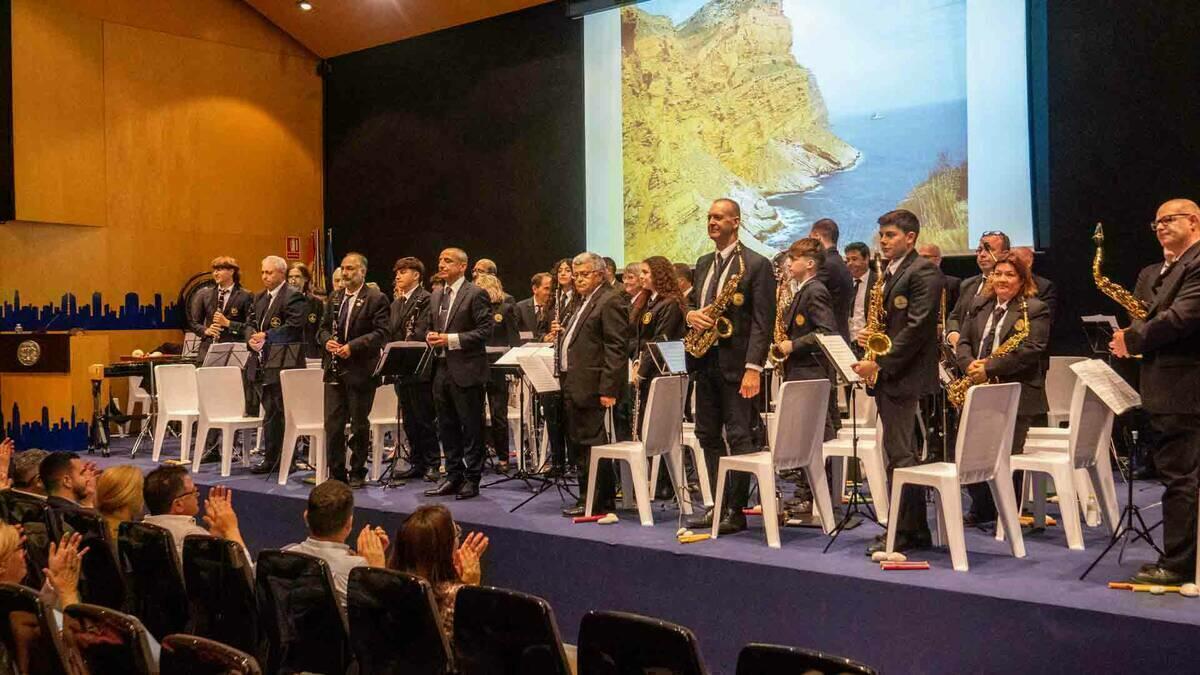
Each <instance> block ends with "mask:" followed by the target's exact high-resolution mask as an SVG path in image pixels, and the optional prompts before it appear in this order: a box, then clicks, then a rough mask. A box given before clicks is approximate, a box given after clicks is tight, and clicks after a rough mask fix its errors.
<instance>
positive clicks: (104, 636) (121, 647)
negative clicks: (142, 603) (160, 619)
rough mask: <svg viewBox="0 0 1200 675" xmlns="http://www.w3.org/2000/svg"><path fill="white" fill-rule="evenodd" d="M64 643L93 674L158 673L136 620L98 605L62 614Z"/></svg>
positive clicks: (74, 608) (67, 610)
mask: <svg viewBox="0 0 1200 675" xmlns="http://www.w3.org/2000/svg"><path fill="white" fill-rule="evenodd" d="M63 614H64V615H65V616H64V618H63V639H64V640H65V641H66V643H67V644H68V645H70V647H71V648H73V649H75V650H76V652H78V654H79V655H80V656H81V657H82V658H83V662H84V664H86V665H87V669H88V671H89V672H92V673H122V674H123V675H149V674H150V673H155V672H158V669H157V668H156V667H155V666H154V663H153V658H152V656H151V654H150V644H149V643H148V642H147V641H146V629H145V627H143V626H142V623H141V622H140V621H138V620H137V617H133V616H130V615H128V614H124V613H122V612H118V611H116V610H113V609H108V608H107V607H101V606H99V605H70V606H69V607H67V608H66V609H65V610H63Z"/></svg>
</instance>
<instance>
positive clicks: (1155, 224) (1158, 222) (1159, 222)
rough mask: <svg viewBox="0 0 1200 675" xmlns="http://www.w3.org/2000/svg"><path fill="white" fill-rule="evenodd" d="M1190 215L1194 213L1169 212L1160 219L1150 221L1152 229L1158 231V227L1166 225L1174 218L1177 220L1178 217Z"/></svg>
mask: <svg viewBox="0 0 1200 675" xmlns="http://www.w3.org/2000/svg"><path fill="white" fill-rule="evenodd" d="M1190 215H1192V214H1190V213H1168V214H1167V215H1165V216H1163V217H1162V218H1159V219H1158V220H1153V221H1151V222H1150V231H1151V232H1157V231H1158V228H1160V227H1166V226H1167V225H1168V224H1169V223H1170V222H1171V221H1172V220H1175V219H1176V218H1187V217H1188V216H1190Z"/></svg>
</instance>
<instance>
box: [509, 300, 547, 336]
mask: <svg viewBox="0 0 1200 675" xmlns="http://www.w3.org/2000/svg"><path fill="white" fill-rule="evenodd" d="M546 304H549V303H546ZM516 311H517V331H518V332H520V333H529V334H531V335H532V336H533V339H534V340H536V339H538V338H539V337H540V336H541V327H540V325H541V322H540V321H538V314H537V307H536V306H535V305H534V302H533V298H525V299H524V300H522V301H520V302H518V303H517V305H516ZM542 312H543V313H544V312H545V308H543V309H542Z"/></svg>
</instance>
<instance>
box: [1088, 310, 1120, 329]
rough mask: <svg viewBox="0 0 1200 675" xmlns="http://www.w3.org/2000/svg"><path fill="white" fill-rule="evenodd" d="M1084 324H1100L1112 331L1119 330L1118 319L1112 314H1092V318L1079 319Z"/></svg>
mask: <svg viewBox="0 0 1200 675" xmlns="http://www.w3.org/2000/svg"><path fill="white" fill-rule="evenodd" d="M1079 318H1080V320H1082V321H1083V322H1084V323H1099V324H1103V325H1105V326H1108V327H1109V328H1111V329H1112V330H1114V331H1115V330H1117V317H1115V316H1113V315H1111V314H1092V315H1090V316H1082V317H1079Z"/></svg>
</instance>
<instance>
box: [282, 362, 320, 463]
mask: <svg viewBox="0 0 1200 675" xmlns="http://www.w3.org/2000/svg"><path fill="white" fill-rule="evenodd" d="M324 375H325V372H324V371H321V370H316V369H314V368H295V369H292V370H284V371H281V372H280V373H279V386H280V389H281V390H282V392H283V449H282V450H283V452H282V456H281V457H280V459H279V484H280V485H286V484H287V477H288V471H289V470H290V469H291V468H292V455H293V454H295V452H296V441H297V440H299V439H300V437H301V436H308V437H309V442H308V458H309V461H310V462H311V463H312V465H313V468H314V469H316V472H317V476H316V479H317V484H318V485H320V484H321V483H322V482H324V480H325V477H326V476H325V474H326V469H325V385H324V383H323V382H322V381H321V378H322V377H323V376H324Z"/></svg>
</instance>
